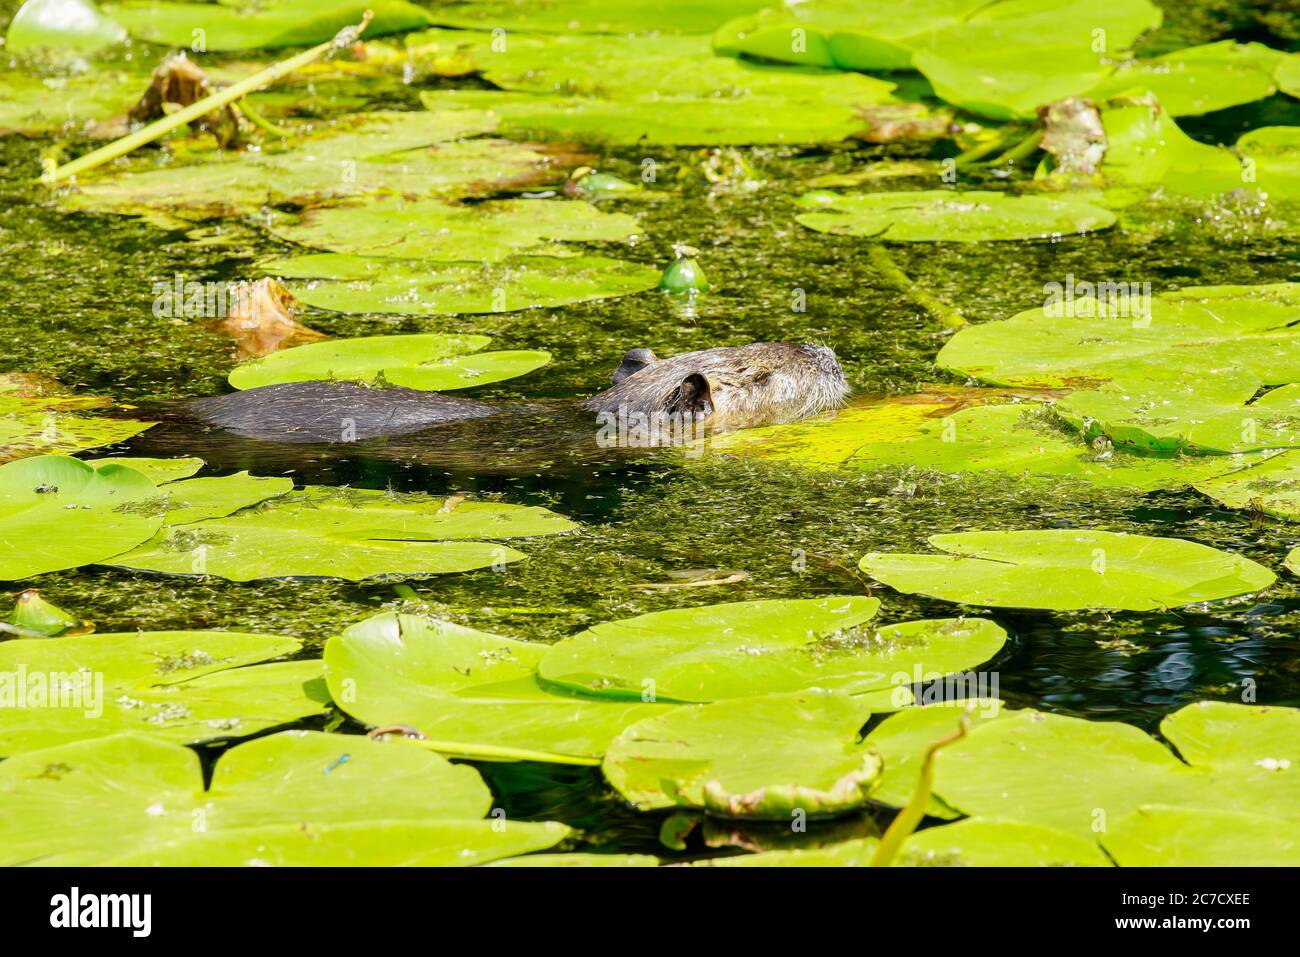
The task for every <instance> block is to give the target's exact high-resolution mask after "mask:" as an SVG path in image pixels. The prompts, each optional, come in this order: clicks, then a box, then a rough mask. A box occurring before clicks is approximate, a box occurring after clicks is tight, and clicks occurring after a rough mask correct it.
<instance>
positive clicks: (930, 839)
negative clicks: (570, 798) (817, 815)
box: [696, 818, 1110, 867]
mask: <svg viewBox="0 0 1300 957" xmlns="http://www.w3.org/2000/svg"><path fill="white" fill-rule="evenodd" d="M878 845H879V842H878V841H877V840H876V839H875V838H863V839H861V840H857V841H845V842H844V843H842V844H833V845H831V846H830V847H820V848H810V849H808V850H790V851H765V852H763V853H760V854H746V855H743V856H740V857H726V858H719V859H716V860H709V861H700V862H698V863H697V864H696V866H700V867H706V866H718V867H867V866H869V865H870V864H871V861H872V859H873V858H874V857H875V854H876V848H877V847H878ZM892 866H894V867H1108V866H1110V861H1109V860H1107V859H1106V855H1105V854H1103V853H1102V852H1101V848H1099V847H1098V846H1097V844H1096V842H1094V841H1091V840H1088V839H1086V838H1083V837H1078V836H1076V835H1074V834H1066V833H1064V832H1062V831H1057V830H1053V829H1051V828H1046V827H1039V826H1037V825H1034V824H1022V823H1020V822H1017V821H996V820H988V819H985V818H969V819H967V820H965V821H959V822H958V823H956V824H949V825H946V826H944V827H929V828H926V829H924V830H922V831H917V832H916V833H915V834H913V835H912V836H911V837H909V838H908V839H907V840H906V841H904V842H903V846H902V848H900V850H899V852H898V855H897V856H896V857H895V858H894V860H893V862H892Z"/></svg>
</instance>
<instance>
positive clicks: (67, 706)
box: [0, 631, 329, 754]
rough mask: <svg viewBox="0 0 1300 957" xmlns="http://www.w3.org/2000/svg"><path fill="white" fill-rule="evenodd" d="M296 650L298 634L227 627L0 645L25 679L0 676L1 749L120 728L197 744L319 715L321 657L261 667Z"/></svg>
mask: <svg viewBox="0 0 1300 957" xmlns="http://www.w3.org/2000/svg"><path fill="white" fill-rule="evenodd" d="M300 647H301V645H300V643H299V642H298V641H296V640H294V639H292V638H280V637H276V636H273V635H250V634H242V633H238V632H222V631H142V632H126V633H122V634H93V635H74V636H70V637H64V638H55V639H44V638H22V639H17V640H14V641H6V642H3V643H0V674H3V675H10V676H19V677H18V678H16V679H15V678H11V679H10V681H18V682H21V681H23V680H25V681H26V683H27V686H28V687H27V688H26V690H25V692H24V691H23V690H21V689H19V688H17V687H14V686H12V685H11V686H9V687H8V688H6V682H5V681H4V679H3V678H0V703H3V705H4V706H3V707H0V754H15V753H17V752H20V751H30V750H33V749H36V748H47V747H53V746H54V745H59V744H66V743H67V742H69V741H77V740H80V739H82V738H93V737H99V736H101V735H106V734H116V733H118V732H123V731H138V732H141V733H148V734H151V735H156V736H158V737H161V738H165V739H167V740H168V741H175V742H177V743H180V744H193V743H196V742H199V741H207V740H210V739H214V738H239V737H245V736H247V735H250V734H256V733H258V732H260V731H264V730H266V729H267V728H273V727H275V726H277V725H282V724H288V723H290V722H293V721H297V720H299V719H301V718H305V717H309V716H311V715H315V714H321V713H323V712H325V711H326V710H328V708H329V695H328V694H327V693H326V691H325V683H324V681H323V680H322V677H321V663H320V661H319V660H317V661H286V662H276V663H273V664H256V662H263V661H266V660H267V659H269V658H276V657H279V656H281V655H286V654H290V653H292V652H295V651H297V650H298V649H299V648H300ZM6 691H7V693H8V694H7V698H8V700H6V694H5V692H6ZM37 691H44V692H45V694H44V696H43V697H41V698H38V697H35V695H36V693H37Z"/></svg>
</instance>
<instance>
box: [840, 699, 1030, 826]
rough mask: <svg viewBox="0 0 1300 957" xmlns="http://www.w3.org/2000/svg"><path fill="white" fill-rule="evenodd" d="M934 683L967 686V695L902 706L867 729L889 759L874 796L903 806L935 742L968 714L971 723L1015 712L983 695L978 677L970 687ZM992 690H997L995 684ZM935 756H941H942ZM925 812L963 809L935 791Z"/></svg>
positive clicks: (871, 742)
mask: <svg viewBox="0 0 1300 957" xmlns="http://www.w3.org/2000/svg"><path fill="white" fill-rule="evenodd" d="M934 687H935V688H937V689H940V690H942V691H943V692H944V694H946V695H951V694H954V693H958V692H962V693H966V694H967V696H966V697H960V696H958V697H954V698H945V699H944V700H941V701H938V702H935V703H930V704H925V705H919V706H917V707H913V708H903V709H902V710H900V711H899V712H898V713H897V714H891V715H890V716H889V717H887V718H886V719H885V720H884V721H882V722H881V723H880V724H879V725H877V726H876V727H875V728H873V729H872V730H871V733H870V734H868V735H867V737H866V739H865V743H866V744H867V745H868V746H869V747H870V748H872V749H873V750H874V751H876V752H877V753H878V754H879V755H880V756H881V758H883V759H884V762H885V769H884V771H883V772H882V773H881V775H880V781H879V782H878V783H877V785H876V789H875V790H874V791H873V792H872V794H871V798H872V800H873V801H877V802H879V803H881V804H887V805H891V806H893V807H898V808H901V807H904V806H905V805H906V804H907V803H908V802H909V801H910V800H911V799H912V796H913V795H914V794H915V793H916V788H917V784H918V782H919V778H920V774H921V768H922V766H923V764H924V762H925V756H926V753H927V751H928V750H929V748H930V746H931V745H932V744H934V743H935V742H936V741H941V740H943V739H944V738H947V737H950V736H951V735H952V734H953V733H954V732H955V731H957V730H958V728H959V727H960V726H961V722H962V720H963V718H964V719H965V720H967V721H969V722H970V726H971V727H975V726H977V725H979V724H981V723H983V722H985V721H992V720H995V719H997V718H1001V717H1003V716H1005V715H1007V714H1008V713H1010V712H1009V711H1008V710H1007V708H1006V707H1004V706H1003V704H1002V702H1001V701H1000V700H998V699H996V698H988V697H980V689H981V686H980V684H979V681H978V679H976V681H974V682H972V683H971V686H968V687H966V688H961V687H960V686H957V687H953V688H944V686H943V684H942V683H940V684H937V685H935V686H934ZM985 687H987V683H986V685H985ZM993 690H996V686H994V689H993ZM936 760H942V757H938V758H936ZM925 813H926V815H927V816H929V817H935V818H942V819H945V820H950V819H952V818H957V817H961V813H960V812H959V811H954V810H953V809H952V808H950V807H949V806H948V805H947V804H945V803H944V802H943V799H942V798H940V797H939V796H938V795H935V794H931V796H930V805H929V807H928V808H926V812H925Z"/></svg>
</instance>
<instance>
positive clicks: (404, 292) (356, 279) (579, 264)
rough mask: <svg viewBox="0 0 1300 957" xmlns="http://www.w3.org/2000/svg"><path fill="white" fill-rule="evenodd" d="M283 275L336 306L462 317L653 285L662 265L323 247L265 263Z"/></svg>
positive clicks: (310, 299) (303, 292)
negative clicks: (372, 254)
mask: <svg viewBox="0 0 1300 957" xmlns="http://www.w3.org/2000/svg"><path fill="white" fill-rule="evenodd" d="M261 268H262V269H263V270H264V271H266V272H268V273H272V274H274V275H277V276H282V277H296V278H302V279H311V280H332V281H325V282H320V281H312V282H307V283H294V284H292V285H291V286H290V290H291V291H292V292H293V294H294V296H295V297H296V298H297V299H298V300H299V301H300V302H304V303H306V304H307V305H309V306H316V307H317V308H319V309H332V310H334V311H335V312H382V313H395V314H399V315H416V316H421V315H425V316H427V315H460V314H465V313H481V312H513V311H515V310H518V309H532V308H537V307H551V306H563V305H568V304H569V303H573V302H589V301H591V300H594V299H608V298H611V297H614V296H626V295H630V294H631V293H636V292H643V291H645V290H647V289H653V288H654V287H655V285H656V283H658V281H659V271H658V270H656V269H653V268H651V267H649V266H641V265H638V264H636V263H626V262H620V261H618V260H616V259H606V258H604V257H600V256H573V257H564V258H560V257H556V256H516V257H512V258H510V259H506V260H503V261H502V262H498V263H484V264H479V263H422V262H418V261H413V262H403V261H400V260H392V259H367V258H365V257H362V256H344V255H341V254H339V253H318V254H316V255H310V256H297V257H294V258H293V259H280V260H275V261H272V262H268V263H263V264H262V265H261Z"/></svg>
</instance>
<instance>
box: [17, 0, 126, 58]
mask: <svg viewBox="0 0 1300 957" xmlns="http://www.w3.org/2000/svg"><path fill="white" fill-rule="evenodd" d="M125 39H126V30H124V29H123V28H122V26H121V25H120V24H118V23H116V22H114V21H113V20H112V19H111V18H109V17H106V16H104V15H103V14H102V13H100V12H99V8H98V7H96V6H95V5H94V4H93V3H91V2H90V0H27V2H26V3H24V4H23V5H22V6H21V7H19V8H18V12H17V13H15V14H14V18H13V20H11V21H10V23H9V30H8V31H7V32H6V33H5V50H6V51H8V52H9V53H22V52H23V51H25V50H33V49H38V48H41V47H45V48H48V49H53V50H96V49H99V48H100V47H104V46H108V45H110V44H113V43H120V42H121V41H123V40H125Z"/></svg>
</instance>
